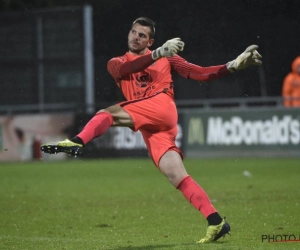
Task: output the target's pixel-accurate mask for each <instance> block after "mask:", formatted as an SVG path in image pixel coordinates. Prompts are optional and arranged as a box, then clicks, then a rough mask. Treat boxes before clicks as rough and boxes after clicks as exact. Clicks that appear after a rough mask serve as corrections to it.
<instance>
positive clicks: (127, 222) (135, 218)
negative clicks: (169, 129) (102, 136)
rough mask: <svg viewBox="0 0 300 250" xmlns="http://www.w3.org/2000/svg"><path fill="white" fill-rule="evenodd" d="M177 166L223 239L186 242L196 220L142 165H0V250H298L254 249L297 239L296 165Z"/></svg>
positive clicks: (200, 230)
mask: <svg viewBox="0 0 300 250" xmlns="http://www.w3.org/2000/svg"><path fill="white" fill-rule="evenodd" d="M185 165H186V168H187V170H188V172H189V174H190V175H192V176H193V177H194V179H195V180H196V181H197V182H198V183H199V184H200V185H201V186H202V187H203V188H204V189H205V190H206V191H207V193H208V194H209V196H210V198H211V200H212V201H213V204H214V205H215V207H216V208H217V209H218V210H219V212H220V214H221V215H222V216H226V217H227V220H228V222H229V223H230V225H231V228H232V230H231V236H226V237H225V238H222V239H220V240H219V241H217V242H215V243H210V244H204V245H199V244H196V243H195V242H196V241H197V240H199V239H200V238H201V237H202V236H204V235H205V232H206V220H205V219H204V218H203V217H202V215H201V214H200V213H199V212H198V211H197V210H196V209H194V208H193V207H192V205H191V204H189V203H188V202H187V201H186V200H185V198H184V197H183V196H182V194H181V193H180V192H179V191H177V190H176V189H174V188H173V187H172V186H171V185H170V184H169V183H168V181H167V180H166V178H165V177H164V176H163V175H161V174H160V173H159V171H158V170H157V169H156V168H155V167H154V165H153V164H152V162H151V161H150V160H149V159H132V160H130V159H119V160H97V161H91V160H82V159H77V160H68V161H64V162H58V161H53V162H49V161H48V162H47V161H36V162H27V163H1V165H0V249H1V250H2V249H3V250H9V249H18V250H25V249H28V250H35V249H36V250H50V249H51V250H54V249H58V250H66V249H72V250H77V249H78V250H79V249H80V250H83V249H89V250H96V249H113V250H123V249H133V250H158V249H165V250H167V249H183V250H185V249H241V250H244V249H300V242H281V243H278V242H272V241H273V240H272V239H270V240H269V241H270V242H268V240H264V241H262V235H267V237H272V236H273V235H275V236H276V235H289V236H291V235H295V236H296V239H297V240H299V237H300V228H299V225H300V213H299V211H300V205H299V204H300V192H299V190H300V184H299V176H300V163H299V159H244V158H243V159H214V160H213V159H188V160H186V161H185ZM244 171H248V172H250V173H251V176H249V175H247V176H245V175H243V172H244ZM277 240H280V238H278V237H277Z"/></svg>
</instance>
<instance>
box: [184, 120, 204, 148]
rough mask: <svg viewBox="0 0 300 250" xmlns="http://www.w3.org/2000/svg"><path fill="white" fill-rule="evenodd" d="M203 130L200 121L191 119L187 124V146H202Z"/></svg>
mask: <svg viewBox="0 0 300 250" xmlns="http://www.w3.org/2000/svg"><path fill="white" fill-rule="evenodd" d="M204 143H205V140H204V128H203V122H202V119H201V118H199V117H191V118H190V120H189V124H188V145H193V144H200V145H202V144H204Z"/></svg>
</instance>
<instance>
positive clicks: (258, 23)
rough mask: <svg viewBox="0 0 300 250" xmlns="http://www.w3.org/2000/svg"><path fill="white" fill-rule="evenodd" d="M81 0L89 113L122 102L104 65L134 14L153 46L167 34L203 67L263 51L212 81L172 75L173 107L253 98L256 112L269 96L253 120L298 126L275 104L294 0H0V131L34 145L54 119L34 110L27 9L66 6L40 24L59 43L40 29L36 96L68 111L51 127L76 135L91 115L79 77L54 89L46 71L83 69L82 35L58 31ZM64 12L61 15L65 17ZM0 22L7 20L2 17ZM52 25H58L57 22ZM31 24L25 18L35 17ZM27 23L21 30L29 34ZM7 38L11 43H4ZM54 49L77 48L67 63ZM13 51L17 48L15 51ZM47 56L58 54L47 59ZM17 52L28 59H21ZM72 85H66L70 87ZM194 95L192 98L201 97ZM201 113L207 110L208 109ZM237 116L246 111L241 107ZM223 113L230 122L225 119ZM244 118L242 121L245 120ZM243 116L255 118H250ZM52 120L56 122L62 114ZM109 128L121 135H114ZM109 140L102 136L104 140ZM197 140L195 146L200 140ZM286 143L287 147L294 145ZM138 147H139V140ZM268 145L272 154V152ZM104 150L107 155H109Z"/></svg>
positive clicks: (299, 26) (290, 50) (294, 45)
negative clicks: (257, 59)
mask: <svg viewBox="0 0 300 250" xmlns="http://www.w3.org/2000/svg"><path fill="white" fill-rule="evenodd" d="M86 4H88V5H89V6H91V7H92V25H93V28H92V43H93V65H92V68H93V71H94V73H93V85H94V89H93V93H92V95H93V99H94V100H93V103H90V104H91V105H93V109H97V108H103V107H105V106H107V105H109V104H111V103H114V102H117V101H121V100H123V97H122V95H121V93H120V91H119V90H118V88H117V87H116V85H115V84H114V82H113V80H112V78H111V77H110V76H109V74H108V72H107V70H106V63H107V61H108V60H109V59H110V58H111V57H113V56H117V55H122V54H124V53H125V52H126V51H127V34H128V30H129V29H130V26H131V22H132V21H133V20H134V19H135V18H137V17H139V16H148V17H150V18H152V19H153V20H154V21H155V22H156V29H157V32H156V39H155V43H154V45H153V48H155V47H158V46H160V45H161V44H163V43H164V42H165V41H166V40H168V39H170V38H173V37H178V36H179V37H181V38H182V40H184V41H185V43H186V48H185V50H184V52H182V53H181V55H182V56H183V57H184V58H186V59H187V60H188V61H190V62H192V63H195V64H199V65H202V66H209V65H217V64H223V63H226V62H228V61H229V60H232V59H234V58H236V56H238V55H239V54H240V53H241V52H243V51H244V49H245V48H246V47H247V46H248V45H250V44H257V45H259V52H260V53H261V54H262V55H263V65H262V66H261V67H251V68H249V69H247V70H244V71H241V72H236V73H235V74H231V75H229V76H227V77H225V78H222V79H218V80H215V81H213V82H211V83H197V82H194V81H188V80H186V79H183V78H181V77H179V76H177V75H174V76H173V77H174V82H175V93H176V100H177V101H178V104H179V107H183V108H189V107H191V106H193V107H197V108H199V109H198V112H200V113H199V114H201V112H202V111H203V110H201V108H203V107H205V104H203V103H205V101H206V100H208V101H209V103H212V102H213V101H214V100H217V101H218V102H220V103H221V104H220V103H219V104H218V105H217V106H218V107H222V108H224V107H226V106H231V105H232V103H230V102H231V101H230V100H234V101H235V100H238V101H237V102H238V103H239V104H238V105H239V107H240V106H243V108H246V109H247V107H246V106H247V105H244V102H247V101H248V100H249V101H251V100H252V101H254V102H255V103H256V104H255V105H256V106H259V107H258V110H259V109H260V105H259V104H258V103H259V102H260V100H264V103H265V104H267V105H268V103H270V102H272V108H274V106H275V109H274V110H272V111H271V112H270V113H268V115H267V116H259V115H258V117H260V118H259V119H265V120H267V121H269V120H270V121H271V120H274V119H275V120H276V119H277V120H279V121H281V120H282V121H283V120H284V115H285V114H286V115H288V116H289V119H290V120H291V121H297V124H298V122H299V115H297V114H298V113H297V110H296V111H294V110H293V111H292V112H290V110H285V109H284V108H283V107H282V105H281V99H280V96H281V88H282V80H283V78H284V77H285V75H286V74H287V73H289V72H290V68H291V62H292V60H293V59H294V58H295V57H296V56H297V55H299V54H300V52H299V44H300V36H299V35H298V34H297V32H298V30H300V17H299V13H298V10H299V7H300V2H299V1H297V0H288V1H281V0H275V1H270V0H267V1H258V0H254V1H249V0H245V1H234V0H231V1H220V0H219V1H217V0H213V1H204V0H202V1H201V0H198V1H197V0H194V1H185V2H182V1H166V0H161V1H156V0H153V1H148V2H142V1H136V0H130V1H129V0H110V1H78V0H73V1H55V0H50V1H25V0H16V1H1V2H0V11H1V12H0V18H1V23H2V26H1V24H0V31H1V32H2V33H1V34H6V35H7V37H6V36H3V37H2V38H1V42H0V43H1V48H0V52H1V53H0V65H1V69H0V70H1V74H0V75H1V82H2V91H1V92H0V104H1V107H0V111H1V114H2V120H1V121H2V125H1V127H2V129H1V130H2V134H4V133H6V132H3V131H6V130H5V128H6V124H8V123H9V122H8V121H12V120H13V122H12V124H13V125H12V126H15V127H13V129H12V128H10V130H14V131H17V132H14V134H17V137H18V140H19V141H22V140H24V138H23V137H26V136H24V134H25V135H26V133H27V134H29V137H30V138H31V139H32V138H33V142H32V141H30V143H31V144H34V143H35V139H36V138H35V133H36V134H37V135H39V134H43V132H41V133H39V132H38V131H39V129H40V128H43V127H44V128H45V127H46V126H45V123H47V122H48V123H49V120H55V119H57V115H55V116H54V117H50V118H49V117H48V118H45V117H44V116H43V115H47V113H50V112H48V111H49V110H47V109H44V106H43V105H42V107H43V108H42V109H41V108H40V106H39V105H38V102H39V97H38V88H39V86H38V84H37V82H38V81H37V80H36V79H37V78H38V77H36V76H35V75H34V74H36V71H37V70H36V69H33V68H36V66H37V65H38V64H39V63H40V62H41V59H40V58H38V56H37V57H36V54H38V52H36V51H38V50H39V49H37V48H36V47H38V46H37V44H35V41H33V42H32V40H34V39H35V36H36V34H35V30H33V31H31V29H29V26H28V25H27V26H25V25H24V24H23V23H22V20H23V19H22V18H25V19H24V20H27V19H28V18H30V17H31V16H34V15H36V13H39V14H40V13H55V12H56V11H57V10H58V11H61V10H62V7H64V8H65V10H66V11H65V12H61V13H62V14H60V16H58V17H59V18H57V22H58V23H55V22H54V21H53V20H52V21H51V20H50V22H49V23H48V24H51V22H53V23H52V24H51V25H52V26H51V25H49V27H50V28H51V29H50V30H49V31H47V32H48V37H49V38H53V37H52V36H51V35H52V34H51V32H53V33H55V31H56V30H60V32H62V33H60V36H61V37H63V39H65V40H61V41H62V42H61V43H60V40H59V39H57V40H55V39H54V40H51V39H47V36H46V35H47V34H46V33H47V32H46V31H45V32H44V33H45V34H46V35H45V34H43V35H44V42H45V44H43V46H44V47H43V50H44V54H45V62H44V64H45V68H44V76H43V77H44V79H43V82H44V84H45V87H44V88H45V101H46V102H47V101H48V102H49V103H51V105H52V106H53V107H52V109H51V113H53V112H58V113H61V112H66V111H68V112H71V113H72V114H71V116H72V117H71V118H70V117H69V116H68V119H67V121H66V122H65V124H68V126H69V127H62V128H61V127H60V128H57V129H58V130H57V131H56V133H59V134H61V131H63V132H64V134H63V135H64V136H69V135H70V136H71V135H72V133H73V134H74V133H76V131H77V130H76V129H80V128H81V127H82V125H83V124H84V123H85V121H87V119H88V118H89V117H90V116H91V113H92V112H89V114H88V115H87V114H86V111H87V109H85V108H84V105H86V103H84V100H82V98H83V97H82V96H84V91H85V89H84V88H82V89H80V88H78V89H76V86H75V85H76V84H78V86H79V85H80V84H81V85H83V84H85V83H84V81H82V82H81V83H80V82H77V80H78V79H76V77H77V74H72V73H71V74H70V73H66V74H65V78H64V79H63V80H62V82H61V83H59V84H61V86H60V87H58V88H53V87H52V86H53V85H52V84H54V85H55V84H56V83H55V79H56V78H55V77H56V76H55V74H57V71H59V70H62V71H63V70H64V69H67V70H68V69H69V68H70V69H72V70H74V69H73V68H72V67H73V66H74V65H75V66H74V67H75V69H79V68H81V67H84V66H83V65H84V62H83V58H82V54H83V52H82V47H80V46H82V44H83V43H84V42H83V41H82V40H83V39H82V36H81V34H77V33H76V32H75V31H76V30H75V29H74V32H72V30H71V29H70V30H71V32H70V31H69V33H67V32H65V33H64V28H66V27H67V28H69V27H71V26H72V25H73V24H74V27H75V26H76V25H79V27H80V22H81V19H82V16H81V15H82V14H81V12H80V8H81V7H83V6H86ZM78 7H79V10H78ZM64 13H65V14H64ZM41 15H43V14H41ZM46 15H47V14H46ZM64 15H65V16H64ZM7 16H10V18H11V20H14V21H13V22H9V21H7V20H10V19H7ZM14 16H18V18H15V19H14V18H13V17H14ZM26 18H27V19H26ZM67 18H70V20H71V21H70V20H69V19H67ZM52 19H53V17H52ZM54 19H55V18H54ZM3 20H6V23H5V22H4V21H3ZM68 20H69V21H68ZM60 21H61V25H59V22H60ZM31 22H32V23H34V22H35V21H31ZM72 22H73V23H72ZM45 23H46V22H45ZM6 24H8V25H6ZM5 25H6V27H5ZM9 25H14V26H12V27H13V28H14V30H12V31H11V30H10V26H9ZM22 25H24V27H22ZM45 26H46V25H45ZM26 29H28V30H30V32H32V34H31V33H30V32H28V31H27V30H26ZM81 32H82V31H81ZM63 33H64V34H63ZM31 35H32V36H31ZM58 36H59V35H58ZM54 37H55V36H54ZM7 38H10V39H13V40H12V41H10V40H9V39H7ZM56 38H57V37H56ZM26 39H29V40H28V41H30V42H32V53H31V51H29V52H28V50H26V41H27V40H26ZM16 41H17V42H16ZM57 41H58V42H57ZM37 43H38V42H37ZM18 46H19V47H20V48H21V47H22V46H23V47H22V48H21V49H20V48H19V47H18ZM76 46H79V48H80V49H77V48H76ZM16 49H19V50H16ZM59 49H61V50H62V51H63V50H65V51H66V50H67V49H70V50H72V49H73V51H75V52H76V53H77V55H76V56H77V57H76V56H75V59H76V60H74V59H73V58H72V57H70V58H67V59H66V58H64V59H60V58H59V56H57V55H55V53H57V54H59ZM76 49H77V51H76ZM15 50H16V51H17V52H14V51H15ZM19 52H21V53H19ZM10 53H11V54H10ZM14 53H15V54H14ZM30 53H31V54H30ZM47 53H48V54H49V55H50V56H49V57H48V58H46V57H47ZM51 53H53V55H54V56H57V57H54V56H53V55H52V54H51ZM27 54H28V55H27ZM26 56H28V57H29V58H31V57H32V58H33V59H30V60H29V61H26V60H27V59H26ZM51 56H52V58H51ZM76 67H77V68H76ZM37 68H38V67H37ZM28 69H33V70H32V72H33V73H32V75H31V76H30V77H29V73H28V72H29V71H30V70H28ZM70 72H74V71H70ZM32 79H33V81H32ZM65 79H67V80H65ZM71 84H73V85H74V86H75V87H71V86H70V85H71ZM48 95H49V96H50V97H49V98H48V97H47V96H48ZM47 98H48V99H47ZM272 98H275V99H272ZM274 100H275V101H274ZM180 101H181V102H180ZM185 101H186V102H185ZM197 101H200V103H198V102H197ZM273 101H274V102H273ZM59 102H60V103H63V104H76V105H75V106H72V107H71V108H70V109H68V108H67V109H66V108H65V107H64V109H60V107H58V106H55V104H58V103H59ZM274 103H275V104H274ZM25 104H26V105H27V106H26V109H24V107H25ZM12 105H13V106H12ZM263 106H264V105H263ZM228 110H230V109H228ZM277 110H280V112H279V113H280V116H278V117H277V116H276V117H275V118H274V114H276V112H277ZM214 111H215V110H214ZM210 112H211V113H212V114H213V112H212V110H210ZM243 112H246V113H247V110H244V111H243ZM14 113H16V114H18V115H29V114H30V115H35V120H32V118H31V117H27V118H26V117H25V118H24V117H21V118H20V117H19V118H16V117H13V118H12V119H10V118H9V117H10V116H11V115H12V114H14ZM183 113H184V112H183ZM233 113H234V112H233ZM215 115H220V113H216V114H215ZM261 117H263V118H261ZM47 119H49V120H47ZM62 119H64V117H62ZM190 119H191V120H192V119H194V117H190ZM228 119H231V118H230V117H229V118H228ZM245 119H248V118H247V116H246V117H245ZM251 119H253V120H255V119H256V118H255V117H254V118H251ZM257 119H258V118H257ZM32 121H35V122H36V124H37V125H36V126H35V129H36V130H35V132H34V131H32V128H34V126H31V125H30V123H31V122H32ZM38 121H40V122H41V123H39V122H38ZM72 121H75V122H72ZM61 122H62V123H63V120H62V121H61ZM182 123H183V124H186V126H183V127H184V129H187V128H188V126H189V121H186V119H185V118H184V117H183V118H182ZM20 124H22V126H23V125H24V124H27V125H25V128H24V131H25V132H24V131H23V132H22V130H21V129H19V127H20ZM38 124H39V125H38ZM70 124H73V127H72V128H70ZM204 127H205V125H204ZM30 129H31V130H30ZM26 131H27V132H26ZM198 132H199V131H198ZM52 133H53V134H52V135H51V136H48V137H46V136H44V140H47V139H57V137H55V136H54V135H55V132H53V131H52ZM115 133H117V134H118V133H121V134H122V133H123V134H124V132H122V131H121V132H120V131H119V132H118V131H117V132H115ZM283 133H284V132H283ZM109 136H110V135H109V134H108V135H107V137H109ZM184 137H186V135H184ZM20 138H21V139H20ZM199 138H200V137H199ZM123 139H124V138H123ZM125 139H126V138H125ZM127 139H128V138H127ZM103 140H104V142H97V141H96V142H95V144H96V145H97V147H101V145H102V146H103V144H105V140H109V139H107V138H106V139H105V138H104V139H103ZM134 140H136V141H139V138H135V139H134ZM187 140H188V139H187V138H185V139H184V140H183V145H184V144H186V143H187ZM296 141H297V143H296V146H297V145H298V144H299V142H298V137H297V138H296ZM0 142H1V143H2V144H3V142H4V136H2V137H1V140H0ZM110 143H112V142H110ZM198 143H199V144H201V138H200V139H199V141H198ZM37 145H38V143H37ZM292 146H293V148H295V145H292ZM139 147H143V146H141V145H140V144H139ZM271 149H272V150H273V149H274V148H271ZM5 150H6V147H5V146H3V145H2V153H4V154H7V152H6V151H5ZM221 150H222V149H221ZM108 151H109V150H108ZM297 152H298V151H297ZM297 152H296V154H297ZM294 153H295V152H294ZM144 154H145V151H143V153H142V155H144ZM7 155H8V154H7ZM92 155H93V154H92ZM108 155H110V154H109V153H108ZM121 155H122V154H121ZM133 155H139V153H138V152H133Z"/></svg>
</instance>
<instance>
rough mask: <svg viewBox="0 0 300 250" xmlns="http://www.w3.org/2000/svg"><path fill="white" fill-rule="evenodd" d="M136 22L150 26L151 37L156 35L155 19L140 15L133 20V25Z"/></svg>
mask: <svg viewBox="0 0 300 250" xmlns="http://www.w3.org/2000/svg"><path fill="white" fill-rule="evenodd" d="M136 23H138V24H140V25H142V26H146V27H149V28H150V38H153V37H154V35H155V22H153V20H151V19H150V18H148V17H139V18H137V19H135V20H134V21H133V23H132V26H133V25H135V24H136ZM132 26H131V27H132Z"/></svg>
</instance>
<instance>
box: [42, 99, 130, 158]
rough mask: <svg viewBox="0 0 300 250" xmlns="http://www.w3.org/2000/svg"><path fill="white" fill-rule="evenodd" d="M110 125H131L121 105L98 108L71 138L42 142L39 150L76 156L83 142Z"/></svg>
mask: <svg viewBox="0 0 300 250" xmlns="http://www.w3.org/2000/svg"><path fill="white" fill-rule="evenodd" d="M111 126H125V127H131V126H133V121H132V119H131V117H130V115H129V114H128V113H127V112H125V111H124V110H123V108H122V107H120V106H118V105H113V106H110V107H108V108H106V109H102V110H99V111H98V112H97V114H96V115H95V116H94V117H93V118H92V119H91V120H90V121H89V122H88V123H87V124H86V125H85V127H84V128H83V130H82V131H81V132H80V133H79V134H78V135H76V136H75V137H73V138H72V139H70V140H69V139H66V140H64V141H59V142H50V143H46V144H43V145H42V146H41V150H42V151H43V152H44V153H49V154H56V153H60V152H63V153H67V154H69V155H74V156H77V155H79V154H80V153H81V149H82V147H83V146H84V145H85V144H87V143H88V142H90V141H91V140H92V139H94V138H97V137H99V136H101V135H102V134H104V133H105V132H106V131H107V130H108V129H109V127H111Z"/></svg>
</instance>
